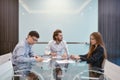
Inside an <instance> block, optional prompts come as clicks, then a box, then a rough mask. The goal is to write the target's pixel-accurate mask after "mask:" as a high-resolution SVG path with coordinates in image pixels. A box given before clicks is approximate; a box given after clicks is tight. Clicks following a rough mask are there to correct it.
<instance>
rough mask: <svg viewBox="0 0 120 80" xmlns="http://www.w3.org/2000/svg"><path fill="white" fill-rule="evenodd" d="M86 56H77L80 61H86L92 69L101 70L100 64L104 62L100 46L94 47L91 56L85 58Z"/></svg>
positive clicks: (102, 50)
mask: <svg viewBox="0 0 120 80" xmlns="http://www.w3.org/2000/svg"><path fill="white" fill-rule="evenodd" d="M87 55H88V54H86V55H79V56H80V59H81V60H82V61H87V63H88V64H90V66H91V67H92V68H98V69H102V63H103V61H104V49H103V47H101V46H100V45H98V46H97V47H96V49H95V50H94V51H93V53H92V55H91V56H90V57H89V58H87Z"/></svg>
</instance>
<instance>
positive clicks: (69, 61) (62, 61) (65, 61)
mask: <svg viewBox="0 0 120 80" xmlns="http://www.w3.org/2000/svg"><path fill="white" fill-rule="evenodd" d="M56 62H57V63H60V64H63V63H75V61H73V60H56Z"/></svg>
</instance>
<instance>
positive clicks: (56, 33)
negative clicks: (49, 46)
mask: <svg viewBox="0 0 120 80" xmlns="http://www.w3.org/2000/svg"><path fill="white" fill-rule="evenodd" d="M59 33H62V31H61V30H60V29H57V30H55V31H54V33H53V40H56V36H58V34H59Z"/></svg>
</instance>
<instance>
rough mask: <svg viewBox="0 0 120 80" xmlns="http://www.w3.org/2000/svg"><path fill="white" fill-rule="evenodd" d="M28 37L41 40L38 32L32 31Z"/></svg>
mask: <svg viewBox="0 0 120 80" xmlns="http://www.w3.org/2000/svg"><path fill="white" fill-rule="evenodd" d="M28 35H29V36H31V37H33V36H34V37H36V38H39V33H38V32H37V31H30V32H29V34H28Z"/></svg>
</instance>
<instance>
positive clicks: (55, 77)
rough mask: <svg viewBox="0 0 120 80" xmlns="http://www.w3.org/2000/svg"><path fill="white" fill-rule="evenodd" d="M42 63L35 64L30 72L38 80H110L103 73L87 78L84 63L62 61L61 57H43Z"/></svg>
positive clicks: (87, 74)
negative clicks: (38, 79)
mask: <svg viewBox="0 0 120 80" xmlns="http://www.w3.org/2000/svg"><path fill="white" fill-rule="evenodd" d="M43 57H44V61H43V62H39V63H37V64H35V65H34V66H33V68H32V70H31V71H32V72H34V73H36V74H37V75H38V76H39V78H40V80H110V79H109V78H108V77H107V76H106V75H104V74H103V73H99V72H98V73H99V74H101V76H99V77H89V73H90V71H91V72H94V71H92V70H88V69H89V68H88V64H86V62H80V61H74V60H71V59H62V58H61V57H53V58H51V57H50V56H43Z"/></svg>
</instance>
